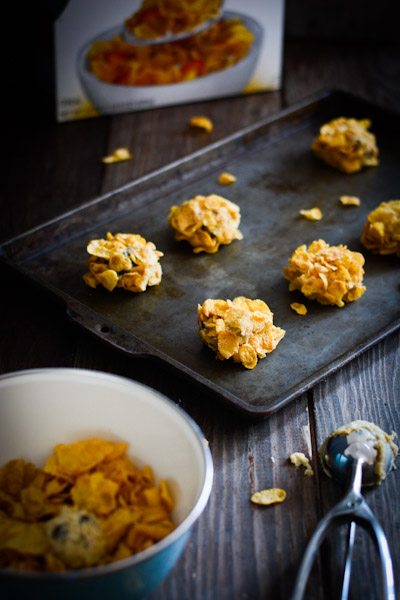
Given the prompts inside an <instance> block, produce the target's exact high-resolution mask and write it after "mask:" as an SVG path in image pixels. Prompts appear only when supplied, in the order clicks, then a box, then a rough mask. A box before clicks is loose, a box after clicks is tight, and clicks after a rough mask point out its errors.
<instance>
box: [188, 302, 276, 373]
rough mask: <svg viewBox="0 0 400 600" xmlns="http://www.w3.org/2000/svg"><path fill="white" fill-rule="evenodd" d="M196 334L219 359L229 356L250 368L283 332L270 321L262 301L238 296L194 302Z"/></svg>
mask: <svg viewBox="0 0 400 600" xmlns="http://www.w3.org/2000/svg"><path fill="white" fill-rule="evenodd" d="M197 310H198V323H199V335H200V337H201V339H202V340H203V342H204V343H205V344H206V345H207V346H208V347H209V348H211V349H212V350H214V352H216V354H217V358H218V359H219V360H227V359H229V358H232V359H233V360H234V362H241V363H242V364H243V366H244V367H246V369H254V367H255V366H256V364H257V362H258V359H259V358H264V357H265V356H266V354H269V353H270V352H272V350H274V349H275V348H276V346H277V345H278V343H279V342H280V340H281V339H282V338H283V336H284V335H285V331H284V330H283V329H281V328H280V327H275V325H273V322H272V317H273V313H272V312H271V311H270V309H269V307H268V305H267V304H266V303H265V302H263V300H249V299H248V298H245V297H244V296H238V297H237V298H234V299H233V300H212V299H208V300H206V301H205V302H203V304H202V306H200V305H198V307H197Z"/></svg>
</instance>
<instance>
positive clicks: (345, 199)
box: [339, 196, 361, 206]
mask: <svg viewBox="0 0 400 600" xmlns="http://www.w3.org/2000/svg"><path fill="white" fill-rule="evenodd" d="M339 201H340V202H341V203H342V204H343V206H360V204H361V200H360V198H358V197H357V196H340V198H339Z"/></svg>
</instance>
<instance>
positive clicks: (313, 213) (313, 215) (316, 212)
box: [300, 207, 322, 221]
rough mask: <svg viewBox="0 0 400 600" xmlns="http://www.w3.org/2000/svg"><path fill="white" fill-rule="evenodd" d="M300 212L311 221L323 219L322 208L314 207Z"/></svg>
mask: <svg viewBox="0 0 400 600" xmlns="http://www.w3.org/2000/svg"><path fill="white" fill-rule="evenodd" d="M300 214H301V215H302V216H303V217H305V218H306V219H308V220H309V221H320V220H321V219H322V212H321V209H319V208H317V207H314V208H310V209H308V210H305V209H304V210H301V211H300Z"/></svg>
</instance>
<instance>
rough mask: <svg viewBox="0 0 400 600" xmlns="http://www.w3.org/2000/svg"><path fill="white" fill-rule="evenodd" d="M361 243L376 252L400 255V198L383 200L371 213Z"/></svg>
mask: <svg viewBox="0 0 400 600" xmlns="http://www.w3.org/2000/svg"><path fill="white" fill-rule="evenodd" d="M361 243H362V244H363V245H364V246H365V248H367V250H372V252H373V253H374V254H397V256H400V200H390V201H389V202H382V203H381V204H380V205H379V206H378V207H377V208H376V209H375V210H373V211H372V212H370V213H369V215H368V218H367V221H366V222H365V225H364V231H363V233H362V236H361Z"/></svg>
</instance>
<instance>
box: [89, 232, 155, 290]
mask: <svg viewBox="0 0 400 600" xmlns="http://www.w3.org/2000/svg"><path fill="white" fill-rule="evenodd" d="M87 251H88V253H89V254H91V257H90V258H89V259H88V261H87V263H86V265H87V267H88V269H89V272H88V273H85V275H83V279H84V281H85V283H86V284H87V285H88V286H90V287H92V288H95V287H97V286H98V285H99V284H101V285H103V286H104V287H105V288H106V289H107V290H109V291H110V292H112V291H113V289H114V288H115V287H121V288H123V289H125V290H129V291H130V292H144V291H145V290H146V288H147V286H151V285H158V284H159V283H160V281H161V276H162V269H161V265H160V263H159V258H160V257H161V256H163V253H162V252H160V251H159V250H156V247H155V245H154V244H153V243H152V242H146V240H145V239H144V238H143V237H142V236H141V235H135V234H131V233H117V234H116V235H115V236H113V235H112V234H111V233H107V239H106V240H103V239H100V240H92V241H90V242H89V244H88V246H87Z"/></svg>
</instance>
